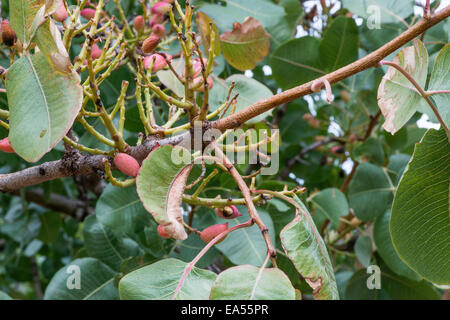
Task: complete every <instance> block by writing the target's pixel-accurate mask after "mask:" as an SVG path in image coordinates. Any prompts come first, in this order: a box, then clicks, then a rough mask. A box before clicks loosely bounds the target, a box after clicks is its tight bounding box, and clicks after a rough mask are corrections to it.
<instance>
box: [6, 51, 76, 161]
mask: <svg viewBox="0 0 450 320" xmlns="http://www.w3.org/2000/svg"><path fill="white" fill-rule="evenodd" d="M6 90H7V93H8V104H9V110H10V117H9V120H10V132H9V140H10V142H11V145H12V147H13V148H14V150H15V152H16V153H17V154H18V155H20V156H21V157H22V158H24V159H25V160H27V161H29V162H36V161H38V160H39V159H40V158H42V156H43V155H44V154H46V153H47V152H48V151H49V150H51V149H52V148H53V147H54V146H56V145H57V144H58V142H59V141H61V139H62V138H63V137H64V136H65V135H66V134H67V132H68V131H69V129H70V128H71V127H72V124H73V122H74V120H75V118H76V116H77V115H78V112H79V111H80V109H81V103H82V99H83V90H82V88H81V85H80V78H79V76H78V75H77V74H76V73H75V72H73V73H70V74H62V73H60V72H58V71H57V69H56V68H55V67H54V66H53V65H52V64H51V63H50V61H49V60H48V59H46V58H45V56H44V55H43V54H42V53H37V54H36V55H34V56H29V55H26V54H25V55H23V57H22V58H20V59H19V60H17V61H16V62H15V63H14V64H13V65H12V67H11V68H10V69H9V70H8V73H7V74H6Z"/></svg>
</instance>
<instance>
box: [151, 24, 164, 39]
mask: <svg viewBox="0 0 450 320" xmlns="http://www.w3.org/2000/svg"><path fill="white" fill-rule="evenodd" d="M165 34H166V28H164V26H163V25H162V24H160V23H157V24H155V25H154V26H152V35H154V36H156V37H159V38H162V37H164V35H165Z"/></svg>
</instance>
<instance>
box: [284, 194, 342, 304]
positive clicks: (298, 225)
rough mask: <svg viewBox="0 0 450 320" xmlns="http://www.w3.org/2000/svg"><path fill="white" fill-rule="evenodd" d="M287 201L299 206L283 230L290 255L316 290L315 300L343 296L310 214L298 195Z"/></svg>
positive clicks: (299, 270) (314, 293)
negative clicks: (338, 289) (293, 217)
mask: <svg viewBox="0 0 450 320" xmlns="http://www.w3.org/2000/svg"><path fill="white" fill-rule="evenodd" d="M286 200H287V201H289V203H291V204H293V205H294V206H295V209H296V217H295V219H294V220H292V222H290V223H289V224H288V225H286V227H284V228H283V230H282V231H281V233H280V239H281V243H282V245H283V248H284V251H285V252H286V255H287V256H288V257H289V259H290V260H291V261H292V263H293V264H294V266H295V268H296V269H297V271H298V272H299V273H300V274H301V275H302V276H303V277H304V278H305V280H306V282H307V283H308V284H309V286H310V287H311V288H312V289H313V295H314V299H317V300H322V299H326V300H335V299H339V293H338V291H337V285H336V279H335V276H334V272H333V266H332V264H331V261H330V257H329V255H328V252H327V247H326V246H325V243H324V241H323V239H322V237H321V236H320V233H319V232H318V230H317V228H316V226H315V224H314V222H313V220H312V217H311V215H310V213H309V212H308V210H307V209H306V207H305V205H304V204H303V203H302V202H301V201H300V199H299V198H298V197H297V196H295V197H294V199H286Z"/></svg>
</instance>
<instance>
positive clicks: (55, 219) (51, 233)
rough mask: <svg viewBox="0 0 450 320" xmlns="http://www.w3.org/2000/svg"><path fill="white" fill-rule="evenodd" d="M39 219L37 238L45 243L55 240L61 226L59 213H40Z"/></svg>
mask: <svg viewBox="0 0 450 320" xmlns="http://www.w3.org/2000/svg"><path fill="white" fill-rule="evenodd" d="M39 219H41V230H40V232H39V235H38V236H37V237H38V239H39V240H42V241H43V242H46V243H51V242H53V241H55V240H56V238H57V237H58V233H59V230H60V229H61V226H62V221H61V214H60V213H58V212H46V213H44V214H42V215H40V216H39Z"/></svg>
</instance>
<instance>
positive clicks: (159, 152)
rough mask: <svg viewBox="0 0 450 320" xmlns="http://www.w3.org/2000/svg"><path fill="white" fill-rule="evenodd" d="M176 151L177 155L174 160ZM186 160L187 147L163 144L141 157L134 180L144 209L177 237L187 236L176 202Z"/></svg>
mask: <svg viewBox="0 0 450 320" xmlns="http://www.w3.org/2000/svg"><path fill="white" fill-rule="evenodd" d="M172 151H173V152H172ZM177 155H180V157H179V158H178V159H177V162H175V161H174V160H175V158H177ZM183 155H185V156H184V157H183ZM178 160H179V161H178ZM190 162H191V155H190V153H189V152H188V151H187V149H184V148H182V147H178V146H176V147H172V146H169V145H165V146H162V147H160V148H158V149H156V150H155V151H153V152H152V153H150V155H149V156H148V157H147V158H146V159H145V160H144V161H143V163H142V166H141V169H140V171H139V174H138V176H137V180H136V185H137V192H138V195H139V198H140V199H141V201H142V203H143V204H144V207H145V209H146V210H147V211H148V212H150V213H151V214H152V216H153V218H155V220H156V222H157V223H158V224H161V225H163V226H164V228H165V230H166V232H167V233H168V234H169V235H171V236H172V237H173V238H175V239H178V240H185V239H186V238H187V234H186V232H185V230H184V226H183V217H182V212H181V207H180V206H181V197H182V195H183V192H184V188H185V187H186V179H187V175H188V174H189V172H190V170H191V168H192V164H190Z"/></svg>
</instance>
